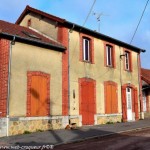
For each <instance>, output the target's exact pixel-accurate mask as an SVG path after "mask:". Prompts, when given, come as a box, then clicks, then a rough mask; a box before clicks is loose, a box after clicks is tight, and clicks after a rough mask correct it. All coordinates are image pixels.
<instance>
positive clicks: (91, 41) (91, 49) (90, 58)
mask: <svg viewBox="0 0 150 150" xmlns="http://www.w3.org/2000/svg"><path fill="white" fill-rule="evenodd" d="M79 36H80V56H79V61H81V62H85V63H91V64H94V38H93V37H92V36H89V35H86V34H83V33H79ZM86 40H87V41H88V47H89V49H88V59H86V55H85V50H86V49H85V41H86Z"/></svg>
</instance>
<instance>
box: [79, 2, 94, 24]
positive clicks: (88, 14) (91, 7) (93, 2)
mask: <svg viewBox="0 0 150 150" xmlns="http://www.w3.org/2000/svg"><path fill="white" fill-rule="evenodd" d="M95 3H96V0H94V2H93V4H92V6H91V9H90V11H89V13H88V15H87V17H86V19H85V21H84V23H83V25H82V26H83V27H84V25H85V23H86V22H87V20H88V18H89V16H90V14H91V12H92V9H93V7H94V5H95Z"/></svg>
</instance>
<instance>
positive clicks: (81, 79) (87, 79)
mask: <svg viewBox="0 0 150 150" xmlns="http://www.w3.org/2000/svg"><path fill="white" fill-rule="evenodd" d="M85 81H88V82H93V84H94V99H93V101H94V104H95V105H94V114H96V81H95V80H94V79H91V78H79V79H78V83H79V115H81V116H82V106H81V102H82V94H81V91H82V87H81V84H82V82H85ZM93 118H95V117H94V116H93ZM93 124H94V123H93Z"/></svg>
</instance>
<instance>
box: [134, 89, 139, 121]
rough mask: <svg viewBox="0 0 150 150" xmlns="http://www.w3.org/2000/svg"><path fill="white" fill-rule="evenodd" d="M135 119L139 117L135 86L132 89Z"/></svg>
mask: <svg viewBox="0 0 150 150" xmlns="http://www.w3.org/2000/svg"><path fill="white" fill-rule="evenodd" d="M134 104H135V119H136V120H138V119H139V112H138V94H137V88H135V89H134Z"/></svg>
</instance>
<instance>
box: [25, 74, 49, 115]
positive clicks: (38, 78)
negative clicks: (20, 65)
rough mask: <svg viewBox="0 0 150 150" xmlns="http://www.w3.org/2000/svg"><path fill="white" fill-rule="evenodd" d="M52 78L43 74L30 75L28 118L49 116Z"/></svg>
mask: <svg viewBox="0 0 150 150" xmlns="http://www.w3.org/2000/svg"><path fill="white" fill-rule="evenodd" d="M49 86H50V76H49V75H48V74H44V73H41V72H29V73H28V99H27V115H28V116H47V115H49V112H50V100H49V96H50V94H49V92H50V88H49Z"/></svg>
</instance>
